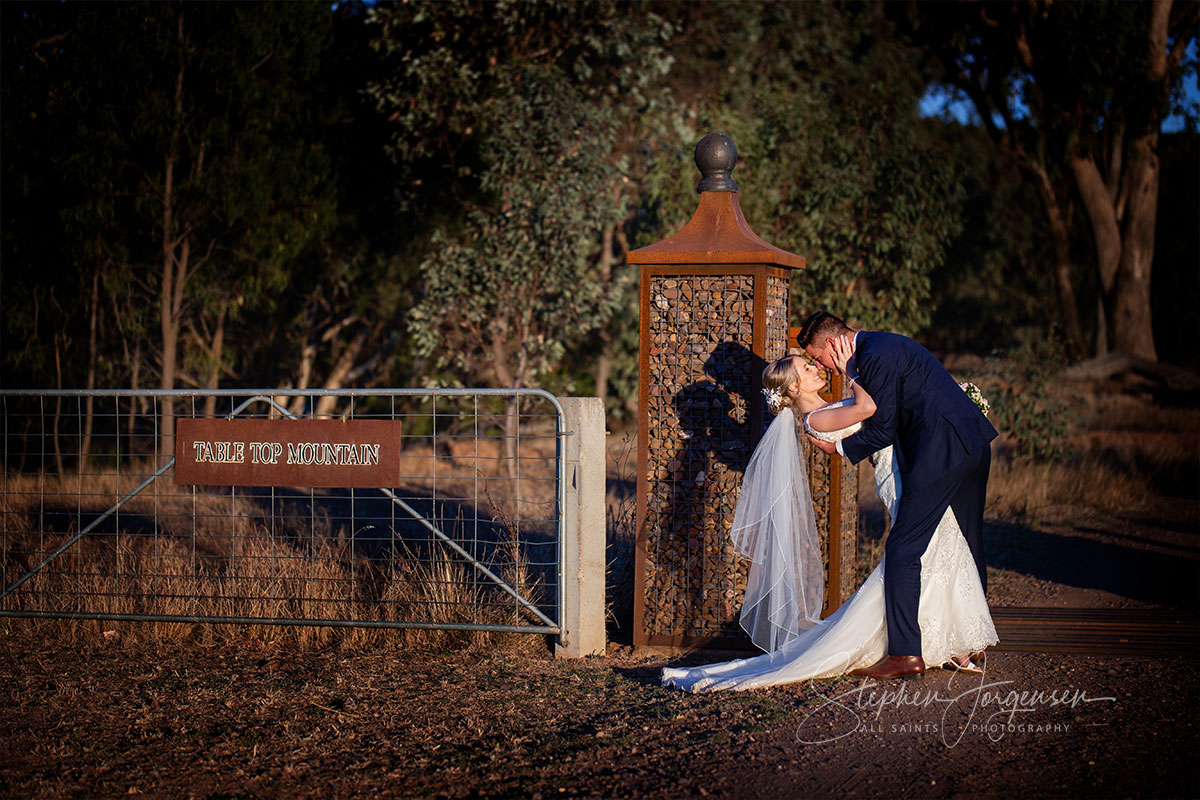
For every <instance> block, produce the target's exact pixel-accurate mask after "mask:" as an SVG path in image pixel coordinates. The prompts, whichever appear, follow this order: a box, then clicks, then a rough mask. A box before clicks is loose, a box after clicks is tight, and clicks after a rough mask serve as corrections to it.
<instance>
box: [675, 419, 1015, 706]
mask: <svg viewBox="0 0 1200 800" xmlns="http://www.w3.org/2000/svg"><path fill="white" fill-rule="evenodd" d="M848 402H850V401H849V400H842V401H839V402H838V403H833V404H831V405H829V406H825V407H824V409H827V408H834V407H837V406H841V405H845V404H847V403H848ZM824 409H818V410H817V411H814V412H812V413H810V414H808V415H807V416H806V417H805V419H804V427H805V429H806V430H807V431H808V432H809V433H812V434H813V435H814V436H816V437H817V438H819V439H823V440H825V441H830V442H836V441H837V440H839V439H841V438H843V437H845V436H849V435H851V434H852V433H854V432H856V431H857V430H858V429H859V428H860V427H862V425H861V423H858V424H855V425H853V426H851V427H849V428H844V429H842V430H839V431H834V432H821V431H816V430H813V428H812V427H810V426H809V424H808V421H809V417H811V416H812V415H813V414H819V413H820V412H821V411H822V410H824ZM789 416H790V415H789ZM764 441H767V437H764ZM871 463H872V464H873V465H874V467H875V491H876V492H877V493H878V495H879V499H880V500H881V501H883V504H884V506H885V507H886V508H887V510H888V514H889V515H890V516H891V517H892V519H895V516H896V509H897V503H898V501H899V499H900V492H901V486H900V476H899V475H898V474H897V471H896V465H895V464H894V459H893V458H892V448H891V447H886V448H884V449H883V450H880V451H879V452H877V453H875V454H874V455H872V456H871ZM747 475H749V472H748V473H747ZM744 490H745V487H743V491H744ZM805 499H806V500H807V502H808V504H809V506H811V502H812V501H811V499H809V498H807V497H806V498H805ZM739 502H740V501H739ZM917 619H918V622H919V623H920V626H921V656H922V658H923V659H924V661H925V664H926V665H927V666H939V665H941V664H944V663H946V662H947V661H949V660H950V659H952V658H956V657H961V656H964V655H968V654H971V653H974V652H977V651H980V650H983V649H984V648H985V647H989V646H991V645H993V644H995V643H996V641H997V637H996V628H995V626H994V625H993V624H992V616H991V613H990V612H989V610H988V604H987V599H986V598H985V597H984V594H983V587H982V585H981V584H980V582H979V572H978V571H977V569H976V567H975V560H974V559H973V558H972V556H971V550H970V548H969V547H968V546H967V541H966V539H965V538H964V537H963V535H962V531H961V530H960V529H959V527H958V521H957V520H956V519H955V517H954V512H953V511H952V510H951V509H946V514H945V516H943V517H942V520H941V522H940V523H939V524H938V526H937V530H935V531H934V534H933V537H932V538H931V539H930V541H929V546H928V547H927V548H926V550H925V554H924V555H923V556H922V557H921V596H920V605H919V607H918V611H917ZM886 655H887V625H886V618H885V611H884V595H883V560H882V559H881V560H880V562H879V565H878V566H876V567H875V569H874V571H873V572H871V574H870V576H869V577H868V578H867V579H866V581H864V582H863V585H862V586H861V587H859V589H858V591H857V592H855V593H854V596H853V597H851V598H850V599H849V600H847V601H846V602H845V603H843V604H842V605H841V607H840V608H838V609H837V611H835V612H834V613H833V614H831V615H830V616H829V617H827V618H826V619H824V620H821V621H820V622H819V623H817V624H816V625H814V626H813V627H811V628H808V629H807V630H803V631H800V632H799V633H798V635H796V636H794V637H793V638H790V639H789V640H787V641H786V642H785V643H784V644H782V646H780V647H779V649H777V650H774V651H772V652H768V653H765V654H763V655H760V656H756V657H753V658H741V659H737V660H735V661H727V662H723V663H720V664H708V665H705V666H700V667H684V668H667V669H664V670H663V671H662V683H663V685H664V686H675V687H677V688H679V689H684V690H686V691H689V692H714V691H719V690H725V689H756V688H760V687H764V686H776V685H779V684H785V683H795V682H797V681H803V680H808V679H811V678H831V677H835V676H837V675H843V674H845V673H847V672H849V671H850V670H852V669H857V668H859V667H866V666H870V665H872V664H874V663H876V662H877V661H879V660H880V659H882V658H883V657H884V656H886Z"/></svg>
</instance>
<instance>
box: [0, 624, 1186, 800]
mask: <svg viewBox="0 0 1200 800" xmlns="http://www.w3.org/2000/svg"><path fill="white" fill-rule="evenodd" d="M5 638H6V640H7V641H6V646H5V648H4V655H3V656H2V657H0V728H2V729H3V730H4V732H5V733H4V736H3V738H2V739H0V794H3V795H5V796H9V797H22V798H69V797H125V796H130V795H139V794H140V795H144V796H151V797H165V798H193V797H194V798H210V799H211V800H215V798H231V797H237V798H268V797H288V798H348V797H447V798H457V797H473V796H489V797H538V796H541V797H542V798H550V797H559V796H589V797H650V798H659V797H662V798H690V797H698V796H711V797H779V798H785V797H880V796H884V797H888V796H896V795H904V796H916V797H951V796H961V795H968V794H969V795H971V796H976V797H1073V796H1076V795H1079V794H1081V793H1083V792H1084V791H1087V793H1088V795H1089V796H1094V797H1101V798H1104V797H1194V796H1198V795H1200V780H1198V779H1197V773H1196V770H1195V768H1194V759H1195V753H1196V752H1197V745H1200V736H1198V726H1197V722H1196V719H1195V717H1194V709H1195V708H1196V706H1197V700H1200V691H1198V689H1200V677H1198V674H1197V670H1196V669H1195V667H1194V664H1193V662H1192V661H1191V660H1190V659H1184V658H1173V659H1168V660H1157V661H1154V660H1148V659H1134V658H1103V657H1088V656H1050V655H1042V654H1027V653H995V654H993V656H992V658H991V659H990V661H989V664H988V671H987V673H986V675H985V676H984V677H983V678H982V679H981V678H978V677H966V676H962V675H951V674H949V673H945V672H941V671H940V670H939V671H933V672H931V673H930V674H929V675H928V676H927V677H926V678H925V679H924V680H922V681H912V682H906V683H889V684H887V685H880V684H876V683H874V682H870V681H868V682H866V683H863V682H860V681H856V680H851V679H848V678H842V679H837V680H833V681H820V682H816V683H814V684H802V685H796V686H790V687H779V688H774V689H770V690H761V691H754V692H747V693H726V694H717V695H688V694H683V693H680V692H677V691H675V690H672V689H664V688H662V687H660V686H659V685H658V679H657V674H658V670H659V668H660V667H661V666H662V664H664V663H666V659H663V658H652V659H651V658H641V657H635V656H634V655H633V654H631V653H629V652H628V651H625V652H623V653H618V654H616V655H612V656H609V657H604V658H590V659H585V660H583V661H579V662H575V663H572V662H556V661H554V660H553V659H550V658H549V657H548V656H546V655H544V654H541V653H532V654H530V653H526V654H521V653H508V654H490V655H489V654H479V653H474V654H471V653H458V654H446V653H441V654H439V653H398V652H386V651H377V652H373V653H368V654H357V655H339V654H338V653H337V652H336V651H332V650H330V651H326V652H323V653H315V654H304V655H295V654H280V655H275V656H273V655H271V654H270V653H269V652H262V653H246V652H231V651H221V650H199V651H198V650H196V649H194V648H178V649H173V650H172V649H166V650H134V649H129V648H127V647H125V646H123V645H122V644H121V643H119V642H113V643H111V645H110V646H107V647H103V646H102V647H99V648H96V649H94V650H92V651H90V652H86V653H83V654H80V653H76V652H62V651H55V650H50V649H47V650H44V651H39V650H38V649H37V648H36V647H34V648H30V646H29V644H28V642H29V640H28V639H27V638H25V637H24V636H20V637H19V639H20V640H21V641H18V637H17V636H14V635H12V634H11V631H10V635H9V636H6V637H5ZM710 658H711V657H710ZM691 660H692V661H695V660H696V659H695V658H693V659H691Z"/></svg>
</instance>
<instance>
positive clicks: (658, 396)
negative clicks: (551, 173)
mask: <svg viewBox="0 0 1200 800" xmlns="http://www.w3.org/2000/svg"><path fill="white" fill-rule="evenodd" d="M736 163H737V148H736V147H735V146H734V144H733V141H732V140H731V139H730V138H729V137H728V136H726V135H724V134H722V133H710V134H709V135H708V136H705V137H704V138H703V139H702V140H701V141H700V143H699V144H698V145H697V146H696V165H697V166H698V167H699V168H700V172H701V174H702V175H703V179H702V180H701V181H700V184H699V186H698V189H697V190H698V191H699V193H700V205H699V208H697V210H696V213H695V215H694V216H693V217H692V219H691V221H690V222H688V224H687V225H685V226H684V228H683V229H682V230H681V231H680V232H679V233H677V234H675V235H674V236H672V237H670V238H668V239H664V240H663V241H661V242H658V243H656V244H653V245H650V246H649V247H644V248H642V249H640V250H635V251H633V252H631V253H630V254H629V256H628V260H629V263H631V264H638V265H640V266H641V269H642V271H641V353H640V366H639V382H638V456H639V460H638V495H637V503H638V505H637V520H638V522H637V530H638V535H637V556H636V558H637V563H636V580H635V592H636V597H635V598H634V620H633V622H634V644H635V645H639V646H645V645H649V646H668V647H694V646H709V647H744V646H745V644H746V641H747V640H746V639H745V638H744V636H743V635H742V634H741V631H740V629H739V627H738V624H737V618H738V613H739V612H740V610H741V603H742V595H743V592H744V590H745V585H746V564H745V562H744V561H743V560H742V559H740V558H738V557H737V555H736V554H735V553H734V550H733V545H732V543H731V542H730V539H729V532H730V529H731V527H732V522H733V510H734V505H735V503H736V502H737V494H738V489H739V487H740V484H741V479H742V474H743V472H744V471H745V468H746V463H747V461H748V460H749V458H750V454H751V452H753V450H754V446H755V445H756V444H757V443H758V439H759V437H760V436H761V434H762V432H763V428H764V426H763V411H764V404H763V398H762V392H761V389H762V370H763V367H765V366H766V365H767V364H768V363H770V362H771V361H773V360H775V359H777V358H780V357H782V356H784V355H786V354H787V347H788V333H789V328H788V325H789V319H788V310H789V305H788V303H789V297H788V292H789V284H790V279H791V270H793V269H802V268H803V267H804V259H803V258H801V257H800V256H797V255H794V254H792V253H789V252H787V251H785V250H781V249H779V248H778V247H775V246H774V245H771V244H768V243H767V242H765V241H763V240H762V239H760V238H759V237H758V236H756V235H755V234H754V232H753V231H752V230H750V226H749V225H747V224H746V220H745V218H744V217H743V216H742V211H741V207H740V206H739V204H738V195H737V189H738V187H737V184H736V183H735V182H734V181H733V178H732V176H731V174H730V173H731V172H732V170H733V168H734V166H735V165H736Z"/></svg>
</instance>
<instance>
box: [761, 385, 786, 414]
mask: <svg viewBox="0 0 1200 800" xmlns="http://www.w3.org/2000/svg"><path fill="white" fill-rule="evenodd" d="M762 393H763V397H765V398H767V408H769V409H771V413H772V414H778V413H779V411H780V410H781V409H782V408H783V395H782V394H781V393H780V391H779V390H778V389H763V390H762Z"/></svg>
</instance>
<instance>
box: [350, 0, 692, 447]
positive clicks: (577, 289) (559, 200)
mask: <svg viewBox="0 0 1200 800" xmlns="http://www.w3.org/2000/svg"><path fill="white" fill-rule="evenodd" d="M374 20H375V23H376V24H377V26H378V38H377V40H376V46H377V47H378V48H379V50H380V52H381V53H382V54H383V57H384V59H385V61H384V63H385V66H386V69H387V71H386V74H385V76H384V77H383V78H382V79H381V80H379V81H377V82H375V83H373V85H372V86H371V88H370V92H371V93H372V95H373V96H374V97H375V98H376V101H377V103H378V106H379V108H380V110H381V111H382V112H383V113H384V114H385V115H387V117H388V119H389V120H390V121H391V123H392V124H393V125H394V135H393V138H392V140H391V143H390V152H391V154H392V156H393V158H394V159H395V162H396V163H397V165H398V167H399V169H400V170H401V171H402V174H403V178H402V182H401V185H400V187H399V193H400V197H401V200H402V202H403V203H404V204H405V205H406V207H407V208H408V209H409V210H410V213H412V214H414V215H421V216H423V217H424V218H426V219H427V220H428V226H429V232H430V233H429V238H428V242H427V248H428V249H427V252H426V255H425V257H424V259H423V260H422V262H421V266H420V273H421V278H422V296H421V298H420V299H419V301H418V303H417V304H416V306H415V307H414V308H413V309H412V311H411V313H410V315H409V325H408V330H409V333H410V335H411V337H412V340H413V344H414V346H415V349H416V352H417V354H418V355H419V356H421V357H422V358H423V359H425V369H424V372H425V374H426V377H427V378H428V379H430V380H440V381H446V382H468V381H483V382H484V383H486V384H490V385H493V386H501V387H514V388H520V387H527V386H530V385H531V384H532V382H533V381H535V380H536V379H538V378H539V377H545V376H547V375H549V374H551V373H552V372H553V371H554V370H555V369H556V368H557V367H559V365H560V363H561V361H562V358H563V355H564V353H565V352H566V350H567V348H569V347H571V346H572V345H573V344H575V343H578V342H580V341H582V340H585V339H587V338H588V337H592V336H595V335H596V334H597V331H599V330H600V329H601V328H602V327H603V326H604V325H605V323H606V322H607V321H608V319H609V317H610V316H611V312H612V307H613V304H614V303H615V302H617V301H618V300H619V298H620V297H621V296H622V295H621V293H620V292H619V290H617V289H615V288H614V282H613V280H612V261H613V256H612V251H611V239H612V237H613V232H614V230H615V229H616V227H617V226H618V225H619V224H620V223H621V222H622V221H623V220H624V219H625V217H626V216H627V214H628V211H627V208H626V203H627V199H628V197H627V195H628V192H627V190H626V188H625V185H626V181H625V180H624V175H623V174H622V163H621V155H620V153H619V152H618V148H617V142H618V138H619V136H620V134H621V130H622V126H623V125H627V124H628V119H629V117H630V116H631V115H633V114H635V113H636V110H637V108H638V106H639V105H640V103H641V102H643V101H642V100H639V96H640V94H639V93H640V92H641V91H642V90H643V89H644V88H645V87H647V86H649V85H651V84H652V83H653V79H654V77H655V76H656V75H659V74H661V73H662V71H663V70H664V69H665V68H666V66H667V64H666V62H665V61H664V60H663V57H662V54H661V39H662V37H663V35H664V31H669V26H667V25H666V23H665V22H664V21H663V20H662V19H660V18H659V17H658V16H656V15H655V14H654V13H651V12H650V11H649V9H648V8H646V7H644V6H631V5H629V4H626V3H618V2H607V1H601V2H585V3H576V2H563V1H560V0H556V1H555V2H539V3H530V2H498V3H477V2H466V1H465V0H452V1H451V2H413V3H405V4H400V5H394V6H387V7H381V8H380V9H378V10H377V11H376V12H375V14H374ZM511 410H512V409H511V404H510V409H509V412H510V413H509V414H507V415H506V419H507V425H508V433H509V435H508V436H507V437H506V440H507V441H508V442H509V444H510V445H511V444H512V443H513V442H514V441H515V440H514V438H513V437H512V432H513V426H515V424H516V419H515V417H514V416H513V415H512V413H511Z"/></svg>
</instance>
